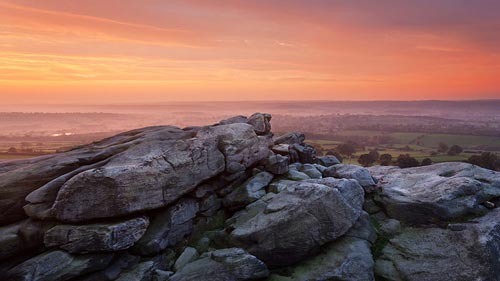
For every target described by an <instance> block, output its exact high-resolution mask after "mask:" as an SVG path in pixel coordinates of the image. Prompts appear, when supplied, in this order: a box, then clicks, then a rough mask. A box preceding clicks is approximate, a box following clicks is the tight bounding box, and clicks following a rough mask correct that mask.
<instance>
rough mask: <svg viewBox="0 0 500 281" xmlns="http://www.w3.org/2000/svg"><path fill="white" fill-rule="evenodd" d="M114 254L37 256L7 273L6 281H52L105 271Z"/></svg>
mask: <svg viewBox="0 0 500 281" xmlns="http://www.w3.org/2000/svg"><path fill="white" fill-rule="evenodd" d="M112 258H113V254H90V255H71V254H68V253H67V252H64V251H60V250H56V251H51V252H46V253H43V254H41V255H38V256H35V257H33V258H31V259H29V260H27V261H25V262H23V263H21V264H19V265H17V266H16V267H14V268H12V269H10V270H9V271H8V272H7V279H6V280H25V281H52V280H69V279H71V278H74V277H77V276H80V275H83V274H87V273H90V272H93V271H97V270H101V269H104V268H105V267H106V266H107V265H108V264H109V262H110V261H111V259H112Z"/></svg>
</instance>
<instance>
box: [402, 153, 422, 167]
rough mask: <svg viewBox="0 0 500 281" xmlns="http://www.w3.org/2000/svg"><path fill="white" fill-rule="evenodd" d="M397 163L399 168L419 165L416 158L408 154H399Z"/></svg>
mask: <svg viewBox="0 0 500 281" xmlns="http://www.w3.org/2000/svg"><path fill="white" fill-rule="evenodd" d="M397 163H398V166H399V167H400V168H410V167H417V166H420V163H419V162H418V160H417V159H415V158H413V157H411V156H410V155H409V154H401V155H399V156H398V160H397Z"/></svg>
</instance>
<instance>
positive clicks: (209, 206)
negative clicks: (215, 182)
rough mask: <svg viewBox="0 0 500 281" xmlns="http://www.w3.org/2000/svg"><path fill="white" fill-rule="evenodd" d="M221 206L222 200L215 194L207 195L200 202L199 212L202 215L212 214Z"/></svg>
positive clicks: (208, 215)
mask: <svg viewBox="0 0 500 281" xmlns="http://www.w3.org/2000/svg"><path fill="white" fill-rule="evenodd" d="M221 206H222V200H221V199H219V197H217V195H215V194H212V195H209V196H207V197H205V198H203V200H201V202H200V213H201V214H202V215H203V216H207V217H210V216H213V215H215V213H217V211H218V210H219V209H220V207H221Z"/></svg>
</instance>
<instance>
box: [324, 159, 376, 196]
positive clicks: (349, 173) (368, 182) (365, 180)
mask: <svg viewBox="0 0 500 281" xmlns="http://www.w3.org/2000/svg"><path fill="white" fill-rule="evenodd" d="M323 176H324V177H334V178H343V179H354V180H357V181H358V182H359V184H360V185H361V186H362V187H363V188H364V189H365V191H366V192H369V191H371V189H372V188H373V186H375V184H376V183H375V181H374V180H373V178H372V176H371V174H370V172H369V171H368V170H367V169H365V168H363V167H360V166H356V165H351V164H337V165H333V166H330V167H328V168H327V169H326V170H325V171H324V172H323Z"/></svg>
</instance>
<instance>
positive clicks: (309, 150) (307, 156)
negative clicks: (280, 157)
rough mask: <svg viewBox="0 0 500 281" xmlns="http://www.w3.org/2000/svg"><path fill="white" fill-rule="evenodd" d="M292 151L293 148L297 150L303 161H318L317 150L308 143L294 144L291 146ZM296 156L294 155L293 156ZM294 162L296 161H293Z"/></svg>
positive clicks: (300, 159)
mask: <svg viewBox="0 0 500 281" xmlns="http://www.w3.org/2000/svg"><path fill="white" fill-rule="evenodd" d="M289 150H290V152H291V151H292V150H293V151H295V152H297V155H298V157H299V161H300V162H301V163H316V150H315V149H314V147H312V146H311V145H308V144H304V145H301V144H293V145H291V146H290V149H289ZM291 158H294V157H291ZM292 162H294V161H292Z"/></svg>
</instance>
